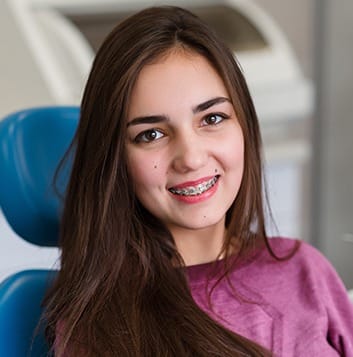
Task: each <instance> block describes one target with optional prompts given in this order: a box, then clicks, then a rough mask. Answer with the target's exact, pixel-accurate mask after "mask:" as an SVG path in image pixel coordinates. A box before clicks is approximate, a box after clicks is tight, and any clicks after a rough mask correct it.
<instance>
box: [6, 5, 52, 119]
mask: <svg viewBox="0 0 353 357" xmlns="http://www.w3.org/2000/svg"><path fill="white" fill-rule="evenodd" d="M0 46H1V56H0V78H1V80H0V98H1V99H0V117H3V115H4V114H8V113H10V112H12V111H14V110H18V109H22V108H25V107H29V106H35V105H48V104H52V103H54V101H53V99H52V98H51V97H50V95H49V92H48V90H47V88H46V86H45V84H44V82H43V80H42V79H41V77H40V75H39V70H38V67H37V65H36V63H34V61H33V57H32V55H31V53H30V52H29V49H28V47H27V45H26V43H25V40H24V38H23V35H22V33H21V32H20V30H19V29H18V26H17V25H16V22H15V19H14V17H13V14H12V12H11V10H10V8H9V6H8V3H7V1H5V0H1V1H0Z"/></svg>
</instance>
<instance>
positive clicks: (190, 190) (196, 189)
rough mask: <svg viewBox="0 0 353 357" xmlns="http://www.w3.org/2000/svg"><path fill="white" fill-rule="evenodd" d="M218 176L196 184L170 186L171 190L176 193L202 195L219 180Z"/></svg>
mask: <svg viewBox="0 0 353 357" xmlns="http://www.w3.org/2000/svg"><path fill="white" fill-rule="evenodd" d="M217 180H218V176H215V177H213V178H212V179H210V180H208V181H205V182H202V183H200V184H198V185H196V186H189V187H184V188H173V187H172V188H170V189H169V191H170V192H172V193H174V194H176V195H183V196H196V195H201V193H203V192H205V191H207V190H209V189H210V188H211V187H212V186H214V184H215V183H216V182H217Z"/></svg>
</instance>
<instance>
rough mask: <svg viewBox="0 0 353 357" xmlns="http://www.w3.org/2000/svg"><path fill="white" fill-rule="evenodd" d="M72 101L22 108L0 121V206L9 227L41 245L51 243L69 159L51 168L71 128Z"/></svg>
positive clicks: (74, 124) (73, 121)
mask: <svg viewBox="0 0 353 357" xmlns="http://www.w3.org/2000/svg"><path fill="white" fill-rule="evenodd" d="M78 120H79V108H78V107H45V108H33V109H28V110H22V111H19V112H16V113H13V114H11V115H9V116H7V117H5V118H4V119H3V120H1V121H0V173H1V174H0V206H1V209H2V211H3V213H4V215H5V217H6V219H7V221H8V222H9V224H10V226H11V227H12V229H13V230H14V231H15V232H16V233H17V234H18V235H19V236H20V237H22V238H23V239H25V240H27V241H28V242H31V243H33V244H37V245H41V246H57V244H58V233H59V221H60V212H61V207H62V199H63V197H60V195H59V194H58V193H60V194H61V195H63V194H64V192H65V188H66V184H67V181H68V178H69V173H70V165H71V164H70V162H68V163H67V164H66V165H64V167H63V170H61V171H60V172H59V175H58V178H57V181H56V184H55V185H54V177H55V172H56V169H57V167H58V165H59V163H60V161H61V159H62V158H63V156H64V155H65V153H66V151H67V149H68V148H69V146H70V143H71V141H72V139H73V136H74V134H75V131H76V128H77V124H78Z"/></svg>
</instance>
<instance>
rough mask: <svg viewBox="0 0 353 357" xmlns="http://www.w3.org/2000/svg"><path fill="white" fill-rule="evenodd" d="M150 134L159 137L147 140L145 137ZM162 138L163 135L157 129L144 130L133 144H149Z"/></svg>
mask: <svg viewBox="0 0 353 357" xmlns="http://www.w3.org/2000/svg"><path fill="white" fill-rule="evenodd" d="M152 133H157V136H158V134H159V135H160V136H159V137H155V138H152V139H151V138H150V139H148V138H147V137H146V135H148V134H152ZM162 136H164V134H163V133H162V132H161V131H160V130H158V129H148V130H145V131H143V132H141V133H140V134H138V135H137V136H136V137H135V139H134V142H135V143H150V142H152V141H155V140H158V139H160V138H161V137H162Z"/></svg>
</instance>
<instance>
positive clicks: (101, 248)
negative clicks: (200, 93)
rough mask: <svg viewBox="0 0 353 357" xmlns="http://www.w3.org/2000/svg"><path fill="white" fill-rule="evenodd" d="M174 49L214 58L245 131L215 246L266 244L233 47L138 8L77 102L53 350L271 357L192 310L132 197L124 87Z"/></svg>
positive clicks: (165, 250) (180, 15) (50, 314)
mask: <svg viewBox="0 0 353 357" xmlns="http://www.w3.org/2000/svg"><path fill="white" fill-rule="evenodd" d="M178 47H179V48H183V49H185V50H187V51H191V52H194V53H198V54H201V55H202V56H204V57H205V58H206V59H207V60H208V61H209V63H210V64H211V65H212V66H214V68H215V69H216V70H217V72H218V74H219V75H220V76H221V78H222V79H223V81H224V84H225V86H226V88H227V90H228V92H229V95H230V98H231V101H232V103H233V106H234V108H235V111H236V114H237V117H238V119H239V122H240V125H241V128H242V131H243V135H244V142H245V153H244V162H245V166H244V174H243V179H242V184H241V187H240V190H239V193H238V195H237V198H236V200H235V201H234V203H233V205H232V206H231V208H230V209H229V210H228V212H227V215H226V226H227V232H228V235H227V237H226V239H225V241H224V246H223V252H222V253H223V254H224V255H225V257H226V259H227V257H228V256H230V255H231V249H232V248H231V247H232V245H233V244H234V241H233V240H234V237H237V245H238V247H239V249H240V250H239V254H240V255H241V254H243V253H244V252H245V251H246V250H247V249H249V247H251V246H254V245H256V244H257V243H258V242H262V243H263V244H265V245H267V246H268V249H269V250H270V247H269V245H268V241H267V237H266V234H265V227H264V213H263V212H264V210H263V202H262V169H261V165H262V160H261V154H260V147H261V138H260V133H259V126H258V121H257V117H256V113H255V110H254V107H253V103H252V100H251V97H250V95H249V92H248V89H247V85H246V83H245V80H244V78H243V75H242V73H241V70H240V69H239V67H238V65H237V63H236V61H235V59H234V55H233V53H232V52H231V51H230V50H229V49H228V48H227V47H226V46H225V45H224V44H223V42H222V41H221V40H220V39H219V38H218V37H217V35H216V34H215V33H214V32H213V31H212V30H211V29H210V28H209V27H208V26H207V25H205V24H204V23H203V22H202V21H201V20H199V19H198V18H197V17H196V16H194V15H193V14H192V13H190V12H188V11H186V10H184V9H181V8H176V7H158V8H149V9H146V10H143V11H141V12H139V13H137V14H135V15H133V16H131V17H130V18H128V19H127V20H125V21H124V22H122V23H121V24H120V25H118V26H117V27H116V28H115V29H114V30H113V31H112V32H111V33H110V34H109V35H108V37H107V38H106V40H105V41H104V43H103V44H102V46H101V48H100V49H99V51H98V53H97V56H96V58H95V61H94V64H93V68H92V70H91V73H90V76H89V79H88V82H87V85H86V88H85V92H84V96H83V100H82V105H81V118H80V123H79V127H78V131H77V134H76V136H75V139H74V143H73V146H72V149H73V150H75V159H74V163H73V168H72V173H71V178H70V182H69V186H68V190H67V194H66V199H65V206H64V212H63V217H62V225H61V238H60V245H61V249H62V255H61V270H60V272H59V274H58V278H57V280H56V282H55V284H54V286H53V288H52V290H51V291H50V293H49V294H48V296H47V298H46V301H45V305H46V319H47V326H48V327H47V331H48V336H49V339H51V340H53V339H54V338H55V333H57V334H58V335H60V336H59V338H57V339H56V346H55V350H56V355H57V356H62V355H63V353H64V351H65V350H66V351H70V354H72V355H80V351H81V352H82V351H84V352H83V353H82V355H85V356H97V355H99V356H223V357H224V356H237V355H250V356H265V355H269V353H268V352H266V351H265V349H263V348H262V347H260V346H258V345H257V344H255V343H254V342H251V341H249V340H247V339H245V338H244V337H241V336H239V335H237V334H235V333H233V332H231V331H229V330H227V329H226V328H224V327H222V326H221V325H220V324H218V323H217V322H215V321H214V320H212V319H211V318H210V317H209V316H208V315H207V314H206V313H205V312H203V311H202V310H201V309H200V308H199V307H198V306H197V304H196V303H195V302H194V301H193V298H192V296H191V293H190V290H189V287H188V283H187V279H186V277H185V269H184V268H183V261H182V258H181V257H180V255H179V254H178V252H177V250H176V247H175V244H174V241H173V237H172V236H171V234H170V232H169V231H168V230H167V229H166V227H165V226H164V225H163V222H160V221H159V220H158V219H156V218H155V217H154V216H152V215H151V214H150V213H149V212H148V211H147V210H146V209H144V207H142V205H141V204H140V203H139V202H138V200H137V198H136V197H135V195H134V190H133V185H132V182H133V177H129V172H128V170H127V164H126V148H125V146H126V145H125V143H126V119H127V109H128V107H129V100H130V96H131V92H132V89H133V87H134V84H135V82H136V79H137V77H138V75H139V73H140V71H141V69H142V68H143V67H144V66H145V65H146V64H148V63H151V62H153V61H156V60H157V59H158V58H160V56H162V55H163V54H165V53H167V52H168V51H169V50H171V49H175V48H178ZM271 254H272V251H271ZM176 262H177V264H178V265H179V267H180V268H176ZM57 337H58V336H57Z"/></svg>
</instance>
